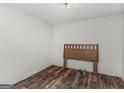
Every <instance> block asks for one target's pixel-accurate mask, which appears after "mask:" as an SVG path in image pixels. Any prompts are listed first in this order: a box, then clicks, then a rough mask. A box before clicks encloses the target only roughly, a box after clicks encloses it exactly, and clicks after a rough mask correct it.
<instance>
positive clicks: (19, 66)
mask: <svg viewBox="0 0 124 93" xmlns="http://www.w3.org/2000/svg"><path fill="white" fill-rule="evenodd" d="M50 40H51V25H49V24H46V23H44V22H42V21H39V20H38V19H35V18H33V17H31V16H28V15H26V14H23V13H21V12H18V11H16V10H14V9H11V8H10V7H9V8H8V7H6V6H4V5H0V84H13V83H15V82H17V81H20V80H22V79H24V78H27V77H28V76H30V75H32V74H34V73H36V72H37V71H39V70H42V69H44V68H46V67H47V66H49V65H51V64H50V60H51V59H50V56H51V54H50V53H51V52H50V51H51V50H50V47H51V41H50Z"/></svg>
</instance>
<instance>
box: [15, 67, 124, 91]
mask: <svg viewBox="0 0 124 93" xmlns="http://www.w3.org/2000/svg"><path fill="white" fill-rule="evenodd" d="M94 77H95V75H94V74H93V73H91V72H87V71H81V70H75V69H70V68H63V67H59V66H54V65H52V66H50V67H48V68H46V69H45V70H42V71H40V72H38V73H36V74H34V75H33V76H31V77H29V78H27V79H25V80H22V81H20V82H18V83H17V84H15V85H14V86H15V87H16V88H28V89H44V88H45V89H47V88H49V89H123V88H124V81H123V80H122V79H121V78H119V77H114V76H107V75H102V74H98V75H97V81H94Z"/></svg>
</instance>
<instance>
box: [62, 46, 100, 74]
mask: <svg viewBox="0 0 124 93" xmlns="http://www.w3.org/2000/svg"><path fill="white" fill-rule="evenodd" d="M98 53H99V46H98V44H64V67H67V60H68V59H73V60H81V61H87V62H92V63H93V72H94V73H97V72H98V71H97V69H98V67H97V66H98V60H99V56H98Z"/></svg>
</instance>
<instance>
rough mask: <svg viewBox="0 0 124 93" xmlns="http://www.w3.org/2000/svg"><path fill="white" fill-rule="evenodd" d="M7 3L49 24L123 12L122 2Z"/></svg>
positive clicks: (123, 5)
mask: <svg viewBox="0 0 124 93" xmlns="http://www.w3.org/2000/svg"><path fill="white" fill-rule="evenodd" d="M8 5H9V6H11V7H14V8H16V9H17V10H19V11H22V12H24V13H26V14H28V15H31V16H33V17H36V18H39V19H41V20H43V21H45V22H47V23H49V24H63V23H69V22H74V21H80V20H85V19H89V18H96V17H104V16H111V15H116V14H121V13H123V12H124V4H119V3H118V4H117V3H115V4H114V3H101V4H96V3H89V4H88V3H71V4H70V8H66V7H64V4H63V3H18V4H17V3H15V4H8Z"/></svg>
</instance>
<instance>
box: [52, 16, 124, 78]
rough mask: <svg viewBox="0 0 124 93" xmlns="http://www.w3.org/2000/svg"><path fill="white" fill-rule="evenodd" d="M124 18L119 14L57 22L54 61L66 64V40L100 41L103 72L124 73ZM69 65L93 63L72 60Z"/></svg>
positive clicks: (58, 63) (54, 36)
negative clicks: (123, 35)
mask: <svg viewBox="0 0 124 93" xmlns="http://www.w3.org/2000/svg"><path fill="white" fill-rule="evenodd" d="M121 18H122V16H121V15H115V16H109V17H103V18H97V19H89V20H85V21H80V22H74V23H68V24H61V25H56V26H54V30H53V45H52V51H53V52H52V53H53V54H52V59H53V63H54V64H57V65H63V46H64V43H79V44H80V43H82V44H83V43H93V44H94V43H98V44H99V49H100V51H99V52H100V53H99V58H100V60H99V69H98V70H99V73H104V74H108V75H116V76H121V75H122V68H121V66H122V58H121V56H122V55H121V51H122V36H121V34H122V29H121V28H122V23H121ZM69 67H75V68H78V69H79V68H80V69H87V70H90V71H91V70H92V64H91V63H87V62H86V63H84V62H77V61H72V62H69Z"/></svg>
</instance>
